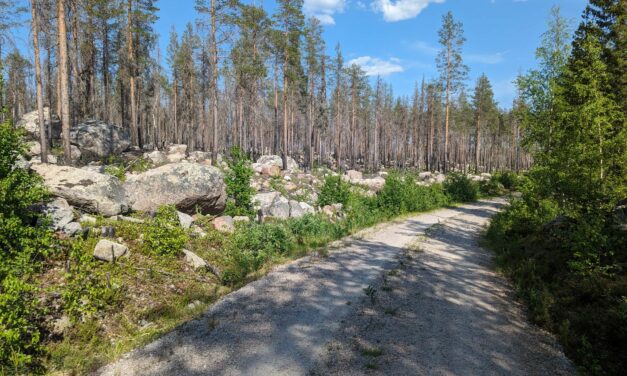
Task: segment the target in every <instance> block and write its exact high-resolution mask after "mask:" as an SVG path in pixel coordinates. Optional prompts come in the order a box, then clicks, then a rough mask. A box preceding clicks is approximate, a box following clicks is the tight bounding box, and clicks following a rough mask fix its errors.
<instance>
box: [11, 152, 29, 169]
mask: <svg viewBox="0 0 627 376" xmlns="http://www.w3.org/2000/svg"><path fill="white" fill-rule="evenodd" d="M32 165H33V164H32V163H31V162H29V161H27V160H26V158H24V157H23V156H21V155H20V156H18V157H17V160H16V161H15V163H14V164H13V168H19V169H22V170H30V167H31V166H32Z"/></svg>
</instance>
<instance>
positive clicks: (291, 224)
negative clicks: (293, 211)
mask: <svg viewBox="0 0 627 376" xmlns="http://www.w3.org/2000/svg"><path fill="white" fill-rule="evenodd" d="M287 227H288V229H289V231H290V232H291V234H292V236H293V237H294V239H295V241H296V243H297V244H299V245H302V246H306V247H319V246H321V245H324V244H326V243H328V242H329V241H332V240H335V239H337V238H338V237H341V236H342V235H343V232H342V231H341V229H340V228H339V226H338V225H337V224H335V223H332V222H331V221H329V220H328V219H327V218H326V217H325V216H323V215H321V214H318V215H314V214H307V215H305V216H303V217H301V218H293V219H290V220H288V221H287Z"/></svg>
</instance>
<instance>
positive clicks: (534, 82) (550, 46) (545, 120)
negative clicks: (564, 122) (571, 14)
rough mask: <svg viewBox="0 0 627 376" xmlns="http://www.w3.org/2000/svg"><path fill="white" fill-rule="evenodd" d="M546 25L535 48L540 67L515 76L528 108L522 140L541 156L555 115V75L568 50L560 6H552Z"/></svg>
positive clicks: (548, 145)
mask: <svg viewBox="0 0 627 376" xmlns="http://www.w3.org/2000/svg"><path fill="white" fill-rule="evenodd" d="M548 26H549V29H548V30H547V31H546V32H545V33H544V34H542V39H541V45H540V47H538V49H537V50H536V59H537V60H538V66H539V67H538V68H537V69H533V70H530V71H529V72H527V74H525V75H521V76H519V77H518V79H517V85H518V88H519V90H520V94H521V98H522V99H523V100H524V102H525V104H526V107H527V109H528V111H527V112H526V113H525V116H524V121H523V126H524V130H525V143H526V145H527V146H528V147H531V148H536V149H539V152H538V153H536V157H537V158H542V155H543V154H542V153H541V152H544V151H548V150H550V148H551V144H552V136H553V134H552V133H553V126H552V124H553V123H554V122H555V118H556V116H557V112H556V108H555V107H556V103H555V102H556V98H555V95H556V94H555V90H556V85H557V78H558V77H559V76H560V75H561V73H562V72H563V70H564V67H565V66H566V63H567V62H568V57H569V56H570V52H571V46H570V40H571V37H570V28H569V24H568V21H567V20H566V19H565V18H563V17H562V15H561V13H560V8H559V7H553V8H552V9H551V13H550V18H549V21H548Z"/></svg>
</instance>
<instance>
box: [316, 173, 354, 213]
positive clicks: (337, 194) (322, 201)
mask: <svg viewBox="0 0 627 376" xmlns="http://www.w3.org/2000/svg"><path fill="white" fill-rule="evenodd" d="M350 188H351V186H350V184H349V183H348V182H345V181H344V180H342V177H341V176H337V175H336V176H334V175H328V176H326V177H325V178H324V184H323V185H322V187H321V188H320V194H319V195H318V205H319V206H321V207H322V206H325V205H331V204H342V205H346V203H347V202H348V198H349V196H350V193H351V191H350Z"/></svg>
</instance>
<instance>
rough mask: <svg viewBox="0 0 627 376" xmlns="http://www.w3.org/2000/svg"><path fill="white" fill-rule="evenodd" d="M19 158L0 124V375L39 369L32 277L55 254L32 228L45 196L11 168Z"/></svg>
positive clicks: (12, 134)
mask: <svg viewBox="0 0 627 376" xmlns="http://www.w3.org/2000/svg"><path fill="white" fill-rule="evenodd" d="M1 87H2V85H1V82H0V88H1ZM23 152H24V145H23V143H22V140H21V134H19V133H18V132H17V131H16V130H15V129H14V128H13V127H12V125H11V123H10V121H7V122H5V123H3V124H0V250H2V251H1V252H0V374H10V373H17V374H28V373H31V372H33V370H34V369H36V368H37V366H38V355H39V354H40V353H41V351H42V348H41V345H40V340H41V336H42V335H41V328H40V326H41V323H42V317H41V309H40V303H39V300H38V298H37V295H36V292H37V289H36V287H35V286H34V285H33V284H32V276H33V274H34V273H35V272H37V271H38V270H39V269H40V267H41V262H42V260H43V258H44V257H45V256H47V255H49V254H51V253H52V252H53V250H54V249H55V244H54V238H53V234H52V232H51V231H49V230H47V229H46V228H45V227H35V226H33V224H34V223H36V220H37V215H36V213H34V212H33V211H32V210H30V209H29V208H30V207H31V206H32V205H34V204H37V203H39V202H41V201H43V200H44V199H46V197H47V194H46V190H45V189H44V187H43V185H42V184H41V180H40V178H39V177H38V176H36V175H31V174H30V173H29V172H28V171H26V170H23V169H20V168H16V167H15V164H16V162H17V160H18V158H20V157H21V156H22V155H23Z"/></svg>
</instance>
